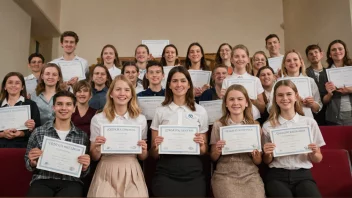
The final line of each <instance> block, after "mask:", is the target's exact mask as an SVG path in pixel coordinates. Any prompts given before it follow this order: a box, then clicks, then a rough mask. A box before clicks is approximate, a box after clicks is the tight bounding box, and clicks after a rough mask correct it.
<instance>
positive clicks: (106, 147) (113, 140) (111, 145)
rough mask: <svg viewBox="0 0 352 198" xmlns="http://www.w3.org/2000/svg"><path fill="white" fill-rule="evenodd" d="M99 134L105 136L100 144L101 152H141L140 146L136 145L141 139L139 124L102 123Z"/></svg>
mask: <svg viewBox="0 0 352 198" xmlns="http://www.w3.org/2000/svg"><path fill="white" fill-rule="evenodd" d="M101 136H104V137H105V138H106V141H105V144H103V145H102V146H101V153H115V154H141V153H142V147H140V146H138V145H137V143H138V141H139V140H142V127H141V126H140V125H122V124H103V125H102V126H101Z"/></svg>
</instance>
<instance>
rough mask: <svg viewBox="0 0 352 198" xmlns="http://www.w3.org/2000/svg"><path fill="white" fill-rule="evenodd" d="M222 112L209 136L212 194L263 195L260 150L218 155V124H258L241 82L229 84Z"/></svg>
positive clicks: (219, 141)
mask: <svg viewBox="0 0 352 198" xmlns="http://www.w3.org/2000/svg"><path fill="white" fill-rule="evenodd" d="M222 112H223V115H222V117H221V118H220V119H219V120H218V121H216V122H215V123H214V125H213V129H212V132H211V139H210V145H211V153H210V157H211V159H212V160H213V161H214V162H217V165H216V170H215V171H214V174H213V177H212V179H211V185H212V189H213V193H214V197H215V198H218V197H219V198H222V197H263V198H264V197H265V192H264V184H263V181H262V179H261V177H260V175H259V172H258V167H257V165H259V164H260V163H261V162H262V153H261V152H259V151H258V150H257V149H255V150H253V152H251V153H240V154H232V155H224V156H222V155H221V153H222V148H223V147H224V146H225V145H226V142H225V141H224V140H220V127H222V126H230V125H242V124H259V123H258V122H256V121H254V119H253V115H252V103H251V100H250V99H249V97H248V94H247V91H246V89H245V88H244V87H243V86H242V85H231V86H230V87H229V88H228V89H227V90H226V93H225V96H224V97H223V103H222ZM253 189H255V190H253Z"/></svg>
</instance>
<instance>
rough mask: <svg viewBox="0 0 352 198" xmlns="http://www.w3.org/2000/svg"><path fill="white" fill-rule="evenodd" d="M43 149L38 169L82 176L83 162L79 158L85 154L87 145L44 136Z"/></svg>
mask: <svg viewBox="0 0 352 198" xmlns="http://www.w3.org/2000/svg"><path fill="white" fill-rule="evenodd" d="M42 151H43V153H42V155H41V156H40V157H39V160H38V163H37V169H41V170H46V171H51V172H54V173H60V174H63V175H69V176H73V177H80V175H81V171H82V164H81V163H79V162H78V159H79V157H81V156H83V155H84V154H85V152H86V146H84V145H80V144H75V143H72V142H67V141H63V140H59V139H55V138H51V137H47V136H44V140H43V144H42Z"/></svg>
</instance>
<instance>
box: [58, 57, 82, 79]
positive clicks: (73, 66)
mask: <svg viewBox="0 0 352 198" xmlns="http://www.w3.org/2000/svg"><path fill="white" fill-rule="evenodd" d="M59 66H60V68H61V72H62V76H63V80H64V81H69V80H70V79H71V78H73V77H78V78H79V80H83V79H86V75H85V70H84V67H83V65H82V63H81V62H80V61H60V62H59Z"/></svg>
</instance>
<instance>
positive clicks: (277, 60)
mask: <svg viewBox="0 0 352 198" xmlns="http://www.w3.org/2000/svg"><path fill="white" fill-rule="evenodd" d="M282 59H284V56H278V57H273V58H268V62H269V66H270V67H271V68H273V70H274V72H275V73H277V71H279V69H280V68H281V64H282Z"/></svg>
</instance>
